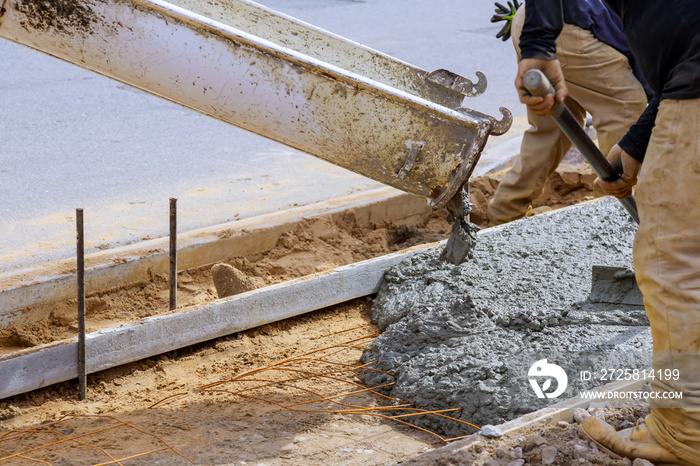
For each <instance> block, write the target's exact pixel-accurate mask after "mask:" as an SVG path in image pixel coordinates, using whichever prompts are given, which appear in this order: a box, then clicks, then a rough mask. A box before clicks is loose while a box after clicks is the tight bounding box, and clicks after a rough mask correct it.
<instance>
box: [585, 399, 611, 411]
mask: <svg viewBox="0 0 700 466" xmlns="http://www.w3.org/2000/svg"><path fill="white" fill-rule="evenodd" d="M609 408H610V403H608V402H607V401H605V402H603V403H596V402H591V403H590V404H589V405H588V412H589V413H593V412H594V411H595V410H596V409H609Z"/></svg>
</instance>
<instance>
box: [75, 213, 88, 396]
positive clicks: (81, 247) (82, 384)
mask: <svg viewBox="0 0 700 466" xmlns="http://www.w3.org/2000/svg"><path fill="white" fill-rule="evenodd" d="M75 223H76V239H77V244H76V252H77V275H78V397H79V398H80V400H81V401H82V400H84V399H85V398H86V397H87V360H86V353H85V234H84V229H83V209H76V210H75Z"/></svg>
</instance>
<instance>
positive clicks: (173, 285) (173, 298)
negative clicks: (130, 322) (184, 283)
mask: <svg viewBox="0 0 700 466" xmlns="http://www.w3.org/2000/svg"><path fill="white" fill-rule="evenodd" d="M175 309H177V199H175V198H174V197H171V198H170V310H171V311H172V310H175Z"/></svg>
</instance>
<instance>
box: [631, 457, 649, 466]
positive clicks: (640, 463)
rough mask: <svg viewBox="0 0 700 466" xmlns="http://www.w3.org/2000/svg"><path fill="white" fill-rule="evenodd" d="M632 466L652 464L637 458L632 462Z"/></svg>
mask: <svg viewBox="0 0 700 466" xmlns="http://www.w3.org/2000/svg"><path fill="white" fill-rule="evenodd" d="M632 466H654V463H652V462H651V461H648V460H645V459H642V458H637V459H636V460H634V461H633V462H632Z"/></svg>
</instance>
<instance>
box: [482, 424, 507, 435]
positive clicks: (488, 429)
mask: <svg viewBox="0 0 700 466" xmlns="http://www.w3.org/2000/svg"><path fill="white" fill-rule="evenodd" d="M481 435H483V436H484V437H488V438H498V437H503V431H502V430H501V429H500V428H499V427H496V426H492V425H490V424H486V425H485V426H482V427H481Z"/></svg>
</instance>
